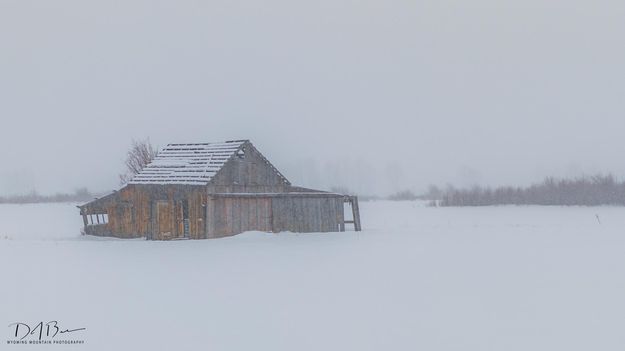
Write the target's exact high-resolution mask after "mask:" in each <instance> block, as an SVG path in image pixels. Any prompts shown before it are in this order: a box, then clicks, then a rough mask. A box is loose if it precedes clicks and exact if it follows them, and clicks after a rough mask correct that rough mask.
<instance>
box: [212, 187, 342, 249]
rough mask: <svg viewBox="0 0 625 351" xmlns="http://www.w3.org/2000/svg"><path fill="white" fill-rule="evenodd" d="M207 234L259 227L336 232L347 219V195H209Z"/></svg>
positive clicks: (234, 232)
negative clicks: (344, 210)
mask: <svg viewBox="0 0 625 351" xmlns="http://www.w3.org/2000/svg"><path fill="white" fill-rule="evenodd" d="M206 218H207V237H208V238H217V237H223V236H229V235H235V234H239V233H242V232H245V231H250V230H258V231H265V232H281V231H292V232H336V231H339V225H340V223H343V219H344V216H343V199H342V197H338V196H336V195H330V194H314V195H301V194H300V195H292V194H273V195H264V194H263V195H257V196H254V195H252V194H250V195H249V196H245V195H241V196H229V195H227V194H219V195H213V196H211V195H209V199H208V202H207V215H206Z"/></svg>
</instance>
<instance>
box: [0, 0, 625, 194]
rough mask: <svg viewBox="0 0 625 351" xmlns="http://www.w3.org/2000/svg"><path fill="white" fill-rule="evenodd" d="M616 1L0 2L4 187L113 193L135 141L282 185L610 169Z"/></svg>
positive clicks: (382, 183) (364, 184)
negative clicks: (274, 176)
mask: <svg viewBox="0 0 625 351" xmlns="http://www.w3.org/2000/svg"><path fill="white" fill-rule="evenodd" d="M623 18H625V2H623V1H601V0H598V1H580V0H567V1H563V0H553V1H545V0H517V1H505V0H503V1H502V0H474V1H465V0H457V1H449V0H428V1H420V0H411V1H392V0H379V1H356V0H352V1H348V0H315V1H293V0H290V1H286V0H285V1H278V0H266V1H240V0H234V1H233V0H228V1H186V0H184V1H181V0H178V1H111V0H107V1H78V0H77V1H63V0H57V1H28V0H0V121H1V122H2V123H1V125H0V160H1V161H2V165H1V166H0V193H1V194H7V193H20V192H26V191H29V190H32V189H37V190H38V191H40V192H43V193H46V192H56V191H72V190H73V189H74V188H76V187H79V186H87V187H89V188H90V189H93V190H108V189H113V188H116V187H118V174H119V173H120V172H121V171H122V170H123V167H122V162H123V159H124V154H125V151H126V150H127V148H128V146H129V144H130V142H131V139H132V138H144V137H147V136H149V137H151V139H152V141H153V142H154V143H155V144H157V145H161V146H163V145H165V144H166V143H168V142H188V141H190V142H193V141H222V140H228V139H251V140H252V142H253V143H254V144H255V145H256V146H257V148H258V149H259V150H260V151H261V152H263V153H264V154H265V155H266V156H267V157H268V158H269V159H270V160H271V161H272V162H273V163H274V165H276V167H278V168H279V169H280V170H281V171H282V172H283V173H284V174H285V175H286V176H287V178H289V180H291V181H292V182H293V183H295V184H298V185H304V186H311V187H321V188H328V187H329V186H331V185H345V186H348V187H350V188H352V189H354V190H357V191H359V192H361V193H382V194H384V193H389V192H392V191H397V190H400V189H403V188H411V189H413V190H415V191H420V190H423V189H424V188H425V187H426V186H427V185H428V184H430V183H435V184H439V185H445V184H446V183H454V184H456V185H461V186H462V185H471V184H490V185H500V184H519V185H522V184H528V183H531V182H534V181H540V180H541V179H542V178H543V177H545V176H547V175H554V176H568V175H573V176H577V175H582V174H590V173H595V172H613V173H614V174H615V175H617V176H618V177H621V178H623V177H625V158H624V157H623V151H625V137H624V134H625V113H624V112H625V66H624V62H625V45H624V44H625V43H624V38H625V21H623Z"/></svg>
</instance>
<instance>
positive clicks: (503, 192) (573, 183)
mask: <svg viewBox="0 0 625 351" xmlns="http://www.w3.org/2000/svg"><path fill="white" fill-rule="evenodd" d="M431 205H438V206H489V205H559V206H575V205H578V206H598V205H621V206H624V205H625V182H622V181H617V180H616V179H615V177H614V176H613V175H596V176H592V177H579V178H574V179H556V178H552V177H549V178H546V179H545V180H544V181H543V182H542V183H539V184H534V185H531V186H529V187H511V186H505V187H498V188H490V187H480V186H476V187H473V188H471V189H455V188H453V187H448V188H447V189H446V190H443V191H441V193H440V196H439V197H438V200H433V201H432V203H431Z"/></svg>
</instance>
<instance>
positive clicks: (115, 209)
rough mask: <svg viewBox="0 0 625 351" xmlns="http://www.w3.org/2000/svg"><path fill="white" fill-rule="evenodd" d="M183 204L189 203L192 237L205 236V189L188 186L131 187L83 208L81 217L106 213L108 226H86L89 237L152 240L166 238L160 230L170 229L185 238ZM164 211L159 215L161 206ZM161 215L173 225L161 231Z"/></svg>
mask: <svg viewBox="0 0 625 351" xmlns="http://www.w3.org/2000/svg"><path fill="white" fill-rule="evenodd" d="M182 201H187V203H188V217H189V237H190V238H194V239H199V238H203V237H204V236H205V225H204V221H205V219H204V215H205V211H204V204H205V203H206V193H205V187H202V186H184V185H165V186H164V185H127V186H126V187H124V188H122V189H121V190H119V191H118V192H116V193H115V194H113V195H112V196H109V197H107V198H106V199H100V200H96V201H93V202H91V203H89V204H87V205H85V206H82V207H81V214H89V213H106V214H108V218H109V222H108V224H106V225H97V226H86V228H85V232H86V234H91V235H100V236H114V237H119V238H136V237H143V236H147V237H148V238H151V239H165V238H161V237H160V236H159V233H160V229H167V230H168V231H169V232H170V236H171V237H173V238H175V237H182V236H183V235H184V234H183V229H184V226H183V218H182ZM159 203H160V208H161V210H163V209H166V211H167V212H169V213H164V211H161V212H160V213H159V212H158V206H159V205H158V204H159ZM157 214H158V215H159V216H160V218H161V219H162V220H164V221H168V223H169V224H164V225H162V226H163V227H164V226H168V227H170V228H161V226H159V222H158V221H157Z"/></svg>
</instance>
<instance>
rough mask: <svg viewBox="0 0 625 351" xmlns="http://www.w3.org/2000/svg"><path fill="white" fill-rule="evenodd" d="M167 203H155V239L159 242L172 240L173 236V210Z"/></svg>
mask: <svg viewBox="0 0 625 351" xmlns="http://www.w3.org/2000/svg"><path fill="white" fill-rule="evenodd" d="M172 207H173V206H171V204H170V202H169V201H157V202H156V227H157V228H158V231H157V233H156V234H157V237H158V239H161V240H167V239H172V238H173V234H174V216H173V214H174V211H173V210H174V209H173V208H172Z"/></svg>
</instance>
